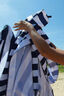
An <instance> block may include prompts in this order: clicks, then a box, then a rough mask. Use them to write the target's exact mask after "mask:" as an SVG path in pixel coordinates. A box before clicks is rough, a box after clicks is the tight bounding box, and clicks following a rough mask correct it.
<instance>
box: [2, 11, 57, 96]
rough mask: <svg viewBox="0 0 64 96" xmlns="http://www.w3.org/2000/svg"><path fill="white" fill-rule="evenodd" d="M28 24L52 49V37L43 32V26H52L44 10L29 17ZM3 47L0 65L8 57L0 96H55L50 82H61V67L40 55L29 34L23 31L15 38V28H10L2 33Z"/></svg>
mask: <svg viewBox="0 0 64 96" xmlns="http://www.w3.org/2000/svg"><path fill="white" fill-rule="evenodd" d="M26 21H28V22H30V23H31V24H32V25H33V26H34V28H35V29H36V31H37V32H38V33H39V34H40V35H41V36H42V38H44V39H45V40H46V42H47V43H48V44H49V45H50V46H51V43H50V41H49V39H48V36H47V35H46V34H45V33H44V32H43V30H42V27H44V26H45V25H46V24H48V17H47V15H46V13H45V12H44V10H41V11H39V12H37V13H36V14H35V15H33V16H32V15H31V16H29V17H28V18H27V19H26ZM6 32H7V35H6V34H5V33H6ZM4 34H5V40H4V43H3V38H4ZM8 34H10V37H9V35H8ZM7 36H8V38H7ZM8 39H9V40H8ZM6 46H8V47H6ZM51 47H52V46H51ZM0 48H1V50H0V52H1V53H0V64H2V63H1V62H3V58H4V57H5V56H7V58H6V59H5V60H4V61H5V62H4V63H3V64H4V65H5V67H4V68H3V70H2V71H3V73H2V76H1V78H0V96H42V95H43V96H53V93H52V89H51V87H50V85H49V83H54V82H55V81H56V80H57V77H58V66H57V64H56V63H55V62H53V61H51V60H49V59H47V58H45V57H43V56H41V55H40V53H39V52H38V50H37V48H36V47H35V45H34V44H33V42H32V40H31V38H30V36H29V34H28V32H26V31H24V30H23V31H20V32H18V34H17V36H16V37H14V35H13V32H12V30H11V28H10V27H9V26H7V27H6V28H4V29H3V31H2V32H1V36H0ZM5 49H6V50H5ZM47 64H48V66H49V68H48V67H47ZM8 70H9V71H8ZM50 70H51V71H50ZM2 71H1V72H2ZM4 74H5V76H4ZM6 76H7V77H6ZM2 78H3V80H2ZM42 81H43V82H42ZM4 82H5V84H4ZM7 82H8V83H7ZM1 83H2V84H1ZM27 86H28V87H27ZM6 94H7V95H6Z"/></svg>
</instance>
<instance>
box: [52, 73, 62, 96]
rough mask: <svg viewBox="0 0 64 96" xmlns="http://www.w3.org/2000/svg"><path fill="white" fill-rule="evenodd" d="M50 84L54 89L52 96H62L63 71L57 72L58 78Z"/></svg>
mask: <svg viewBox="0 0 64 96" xmlns="http://www.w3.org/2000/svg"><path fill="white" fill-rule="evenodd" d="M51 86H52V88H53V91H54V96H64V73H59V77H58V80H57V81H56V83H54V84H52V85H51Z"/></svg>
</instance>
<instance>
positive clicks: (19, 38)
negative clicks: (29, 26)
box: [15, 36, 23, 44]
mask: <svg viewBox="0 0 64 96" xmlns="http://www.w3.org/2000/svg"><path fill="white" fill-rule="evenodd" d="M22 39H23V38H22V37H20V36H19V37H18V38H17V40H16V41H15V43H16V44H19V43H20V41H21V40H22Z"/></svg>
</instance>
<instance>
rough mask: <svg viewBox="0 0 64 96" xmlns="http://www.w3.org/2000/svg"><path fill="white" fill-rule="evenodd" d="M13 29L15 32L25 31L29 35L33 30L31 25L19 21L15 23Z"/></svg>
mask: <svg viewBox="0 0 64 96" xmlns="http://www.w3.org/2000/svg"><path fill="white" fill-rule="evenodd" d="M13 28H16V29H15V31H18V30H26V31H28V32H29V33H30V32H31V31H32V30H35V29H34V27H33V25H32V24H31V23H29V22H27V21H20V22H18V23H15V24H14V26H13Z"/></svg>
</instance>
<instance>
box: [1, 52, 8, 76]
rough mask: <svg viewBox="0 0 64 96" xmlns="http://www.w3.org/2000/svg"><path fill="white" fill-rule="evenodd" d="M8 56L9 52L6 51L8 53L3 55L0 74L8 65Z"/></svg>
mask: <svg viewBox="0 0 64 96" xmlns="http://www.w3.org/2000/svg"><path fill="white" fill-rule="evenodd" d="M7 56H8V52H6V54H5V55H4V56H3V57H2V59H1V62H0V76H1V74H2V72H3V70H4V67H5V65H6V62H7Z"/></svg>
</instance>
